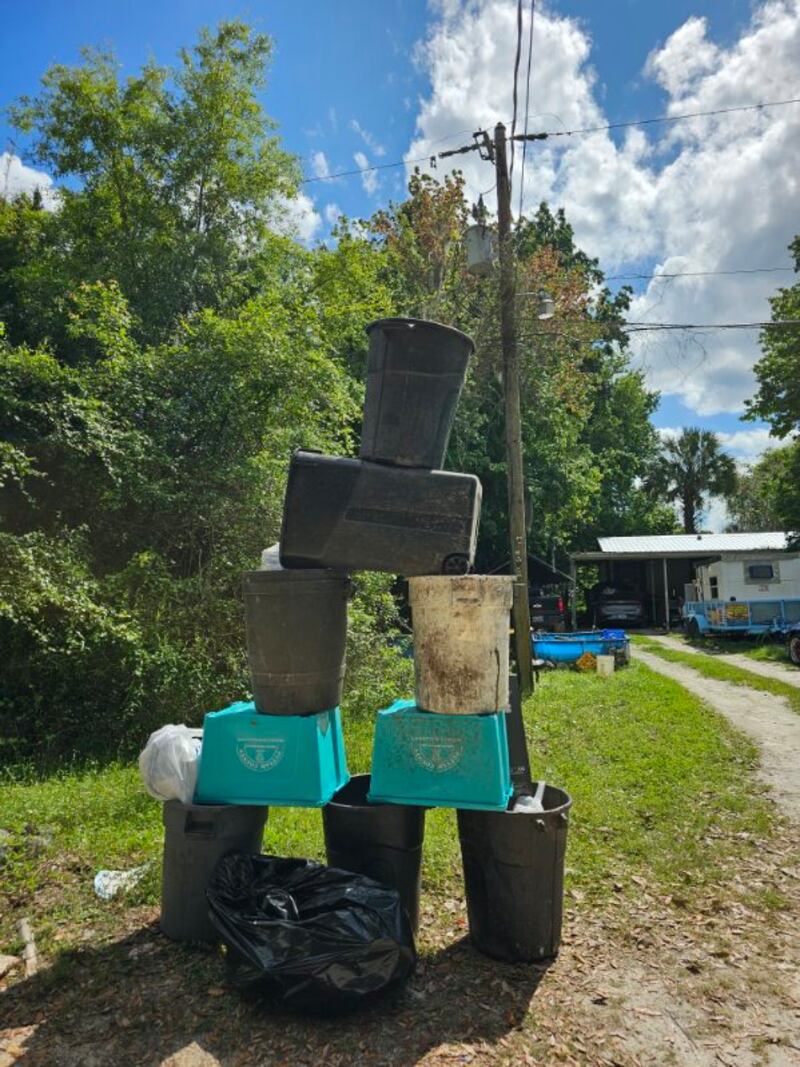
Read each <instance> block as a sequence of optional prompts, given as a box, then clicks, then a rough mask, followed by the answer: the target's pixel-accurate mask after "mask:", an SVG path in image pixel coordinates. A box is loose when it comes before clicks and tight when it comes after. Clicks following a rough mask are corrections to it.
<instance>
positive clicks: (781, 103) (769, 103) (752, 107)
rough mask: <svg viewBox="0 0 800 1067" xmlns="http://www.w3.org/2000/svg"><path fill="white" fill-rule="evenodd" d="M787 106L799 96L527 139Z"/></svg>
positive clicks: (569, 135)
mask: <svg viewBox="0 0 800 1067" xmlns="http://www.w3.org/2000/svg"><path fill="white" fill-rule="evenodd" d="M787 104H800V96H796V97H792V98H791V99H789V100H762V101H760V102H759V103H757V104H740V105H737V106H736V107H718V108H715V109H714V110H713V111H688V112H686V114H683V115H659V116H657V117H656V118H652V119H632V120H631V121H630V122H611V123H609V124H608V125H606V126H586V127H584V128H583V129H580V130H553V131H549V132H545V133H539V134H536V133H535V134H529V135H528V137H529V139H535V140H545V139H549V138H551V137H572V136H575V135H577V134H582V133H601V132H602V131H603V130H623V129H626V128H627V127H629V126H650V125H652V124H653V123H656V122H683V121H684V120H685V119H702V118H709V117H711V116H712V115H731V114H733V113H734V112H735V111H760V110H761V109H762V108H765V107H784V106H786V105H787Z"/></svg>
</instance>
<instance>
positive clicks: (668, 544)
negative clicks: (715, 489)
mask: <svg viewBox="0 0 800 1067" xmlns="http://www.w3.org/2000/svg"><path fill="white" fill-rule="evenodd" d="M597 544H598V546H599V550H598V551H596V552H573V553H571V554H570V558H569V559H570V576H571V578H572V580H573V583H574V584H575V585H577V582H578V574H579V571H580V568H581V567H587V566H595V567H597V568H598V572H599V580H600V581H607V582H624V583H625V584H627V585H630V586H633V587H634V588H635V589H638V590H639V591H640V592H641V593H642V594H643V595H644V597H645V603H646V605H647V608H648V612H649V616H650V624H651V625H653V626H663V627H664V628H665V629H666V630H669V628H670V615H672V617H673V619H674V618H675V617H676V615H677V614H678V607H679V604H680V603H682V602H683V600H684V599H686V598H687V596H686V595H687V589H686V586H687V585H691V583H692V581H693V580H694V576H695V567H696V565H697V563H699V562H708V561H713V560H716V559H721V558H722V557H723V556H725V555H727V554H728V553H739V552H755V553H758V552H765V551H766V552H770V551H784V550H785V549H786V535H785V534H784V533H782V532H772V533H730V534H711V533H699V534H660V535H645V536H641V537H599V538H598V539H597ZM689 599H692V597H691V596H689ZM576 616H577V608H576V602H575V599H574V598H573V600H572V625H573V627H576V626H577V618H576Z"/></svg>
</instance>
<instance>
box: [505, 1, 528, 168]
mask: <svg viewBox="0 0 800 1067" xmlns="http://www.w3.org/2000/svg"><path fill="white" fill-rule="evenodd" d="M521 53H522V0H517V52H516V56H515V57H514V91H513V93H512V101H513V110H514V113H513V115H512V117H511V166H510V167H509V169H508V182H509V186H510V185H511V179H512V178H513V177H514V134H515V133H516V131H517V75H518V74H519V59H520V55H521ZM527 110H528V109H527V107H526V108H525V111H526V112H527ZM526 118H527V115H526Z"/></svg>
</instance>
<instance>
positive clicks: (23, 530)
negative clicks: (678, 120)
mask: <svg viewBox="0 0 800 1067" xmlns="http://www.w3.org/2000/svg"><path fill="white" fill-rule="evenodd" d="M270 54H271V42H270V40H269V39H268V38H267V37H264V36H262V35H259V34H256V33H254V31H253V30H251V29H250V28H249V27H248V26H247V25H245V24H244V23H240V22H226V23H222V24H221V25H220V26H219V27H218V28H217V29H216V30H215V31H213V32H212V31H204V32H203V33H202V34H201V35H200V38H199V40H198V42H197V43H196V45H195V46H194V47H193V48H192V49H187V50H184V51H183V52H182V53H181V54H180V56H179V60H178V63H177V64H176V65H175V66H174V67H173V68H162V67H159V66H157V65H156V64H154V63H150V64H147V65H146V66H145V67H144V68H143V69H142V70H141V71H140V72H139V73H138V74H135V75H133V76H131V77H129V78H127V79H124V80H123V79H121V77H120V74H119V70H118V68H117V66H116V63H115V61H114V58H113V56H112V55H111V54H109V53H106V52H99V51H95V50H87V51H86V52H85V53H84V54H83V57H82V62H81V63H80V64H79V65H77V66H73V67H67V66H60V65H59V66H55V67H52V68H51V69H50V70H49V71H47V72H46V74H45V75H44V78H43V81H42V90H41V92H40V93H39V94H38V95H35V96H33V97H31V98H30V99H23V100H21V101H19V102H18V103H17V104H16V105H15V106H14V108H13V109H12V114H13V117H14V120H15V121H16V122H17V123H18V125H20V126H21V127H22V128H24V129H26V130H28V131H29V132H30V133H31V134H32V137H33V144H34V150H35V156H34V158H35V160H36V161H37V162H38V163H39V164H40V165H41V166H43V167H46V168H47V169H48V170H49V171H50V172H51V173H52V174H53V175H54V176H55V177H56V178H57V179H58V180H59V182H60V184H59V186H58V190H57V195H56V199H55V203H54V204H53V205H51V204H50V203H49V202H48V204H47V205H46V204H45V203H43V201H42V198H41V197H38V198H37V197H26V196H20V197H18V198H16V199H15V200H13V201H3V200H0V647H2V648H3V650H4V657H3V665H2V668H0V670H2V685H0V691H1V692H2V696H0V716H2V719H3V722H2V734H3V736H4V737H6V738H9V739H10V741H9V742H8V743H9V745H10V746H12V747H13V749H14V751H15V752H16V751H18V752H21V753H24V754H31V753H37V754H38V753H41V752H42V751H45V752H47V751H51V752H53V753H58V752H64V751H70V752H73V751H86V750H94V751H100V750H104V751H109V750H116V749H119V750H121V751H122V750H124V751H130V750H131V749H135V748H136V747H137V746H139V745H140V744H141V742H142V741H143V739H144V738H145V737H146V734H147V731H148V730H149V729H150V728H152V727H154V726H156V725H159V724H160V723H161V722H163V721H164V719H165V718H170V719H173V720H177V721H180V720H185V721H199V719H200V718H201V717H202V714H203V713H204V712H205V711H206V710H209V709H211V708H214V707H220V706H222V705H223V704H224V703H225V702H228V701H230V700H232V699H236V698H239V697H244V696H246V695H247V690H248V680H247V671H246V669H245V655H244V639H243V629H242V612H241V601H240V594H239V583H240V577H241V573H242V571H244V570H247V569H250V568H252V567H254V566H255V565H257V561H258V557H259V554H260V551H261V549H262V548H263V547H265V546H266V545H268V544H270V543H272V542H274V541H275V540H277V537H278V534H279V529H280V513H281V507H282V499H283V492H284V485H285V477H286V470H287V465H288V460H289V456H290V454H291V451H292V449H294V448H296V447H299V446H303V447H307V448H308V447H311V448H319V449H322V450H326V451H329V452H335V453H339V454H345V455H346V454H353V453H354V452H355V451H356V449H357V444H358V434H359V429H360V408H361V401H362V399H363V388H364V387H363V382H364V374H365V356H366V351H367V340H366V334H365V326H366V325H367V324H368V323H369V322H370V321H372V320H373V319H375V318H379V317H383V316H386V315H396V314H408V315H416V316H422V317H429V318H434V319H438V320H440V321H442V322H446V323H450V324H452V325H455V326H458V327H460V328H462V329H464V330H465V331H466V332H468V333H469V334H471V335H472V336H473V337H474V338H475V341H476V345H477V350H476V356H475V358H474V360H473V362H472V366H471V369H470V372H469V375H468V380H467V383H466V387H465V390H464V394H463V398H462V402H461V404H460V407H459V410H458V414H457V419H456V425H455V428H454V432H453V434H452V438H451V444H450V449H449V455H448V460H447V465H448V466H449V467H451V468H452V469H456V470H463V471H469V472H472V473H475V474H477V475H478V476H479V477H480V478H481V481H482V483H483V487H484V506H483V514H482V522H481V534H480V546H479V555H478V566H479V568H481V569H485V570H491V569H495V568H501V567H502V566H503V565H504V564H505V563H506V562H507V559H508V547H507V544H508V537H507V524H506V477H505V446H504V433H503V404H502V382H501V380H500V374H501V360H500V342H499V336H500V325H499V307H498V298H497V284H496V278H495V277H492V276H490V277H487V278H475V277H473V276H472V275H471V274H470V273H469V272H468V270H467V265H466V260H465V253H464V250H463V247H462V242H461V235H462V233H463V230H464V227H465V224H466V222H467V219H468V215H469V210H468V209H469V204H468V203H467V201H466V199H465V193H464V182H463V179H462V177H461V175H460V174H458V173H454V174H452V175H447V176H445V177H443V178H442V180H440V181H436V180H434V179H433V178H430V177H426V176H422V175H420V174H413V175H412V176H411V178H410V181H409V187H408V195H407V197H406V198H404V199H403V200H402V201H400V202H398V203H393V204H390V205H389V206H388V207H387V208H386V209H384V210H381V211H378V212H376V213H375V215H373V217H372V218H369V219H364V220H347V219H342V220H341V222H340V224H339V225H338V227H337V229H336V231H335V234H334V240H333V241H331V242H330V243H329V244H328V245H320V246H318V247H316V248H313V249H310V248H307V247H304V246H302V245H301V244H299V243H298V242H296V241H294V240H293V239H291V237H289V236H286V234H285V232H283V231H284V229H285V227H284V226H283V221H284V220H283V218H282V215H284V214H286V213H287V211H288V208H287V205H289V204H290V202H291V198H292V197H293V196H294V195H295V193H296V189H297V180H298V176H299V173H298V168H297V164H296V161H295V160H293V159H292V158H291V157H290V156H289V155H288V154H287V153H286V152H285V151H284V150H283V148H282V147H281V145H280V141H279V138H278V136H277V132H276V130H275V127H274V123H272V121H271V120H270V119H269V118H268V116H267V115H266V114H265V112H264V111H263V108H262V106H261V104H260V102H259V95H258V94H259V93H260V91H261V89H262V87H263V85H264V71H265V67H266V64H267V63H268V60H269V57H270ZM514 248H515V256H516V271H517V281H518V286H517V287H518V305H517V317H518V322H519V334H520V357H521V364H522V366H521V372H522V373H521V377H522V383H521V385H522V403H523V429H524V449H525V471H526V493H527V498H528V503H529V513H530V549H531V551H532V552H533V553H534V554H539V555H545V554H546V555H547V556H548V557H549V556H550V553H551V551H555V552H556V553H557V554H558V553H562V554H563V553H564V551H565V550H566V549H567V548H568V547H571V546H573V545H579V546H580V545H588V544H591V542H592V540H593V538H594V537H595V536H597V535H598V534H604V533H624V532H629V531H631V532H632V531H633V530H634V529H635V530H637V531H638V532H642V531H650V532H659V531H662V530H669V529H672V526H673V525H674V514H673V512H672V509H670V508H669V507H668V506H667V505H665V504H662V505H660V506H659V505H653V503H652V502H651V501H650V500H649V499H648V497H647V495H646V492H645V489H644V488H643V485H642V479H643V477H644V474H645V473H646V470H647V469H648V464H649V462H650V461H651V460H652V458H653V457H654V456H655V454H656V452H657V447H658V440H657V437H656V434H655V431H654V430H653V428H652V425H651V423H650V416H651V414H652V413H653V411H654V410H655V407H656V404H657V400H658V398H657V395H656V394H655V393H653V392H651V391H649V390H648V389H647V388H646V385H645V382H644V379H643V377H642V375H641V373H639V372H638V371H635V370H634V369H632V368H631V366H630V364H629V361H628V357H627V354H626V335H625V333H624V331H623V329H622V326H623V323H624V316H625V313H626V311H627V308H628V304H629V299H630V292H629V291H628V290H626V289H622V290H620V291H619V292H618V293H616V294H612V293H611V292H610V291H609V290H608V289H607V288H606V287H605V286H604V285H603V276H602V273H601V271H600V270H599V267H598V264H597V262H596V261H595V260H593V259H591V258H590V257H588V256H587V255H586V254H585V253H584V252H583V251H582V250H581V249H580V248H578V247H577V245H576V243H575V239H574V234H573V232H572V229H571V227H570V225H569V222H568V220H567V219H566V217H565V215H564V213H563V211H555V212H554V211H552V210H551V209H550V208H549V207H548V206H547V205H546V204H542V205H541V206H540V207H539V209H538V210H537V211H536V213H535V214H534V215H533V216H532V217H531V218H525V219H523V220H520V223H519V226H518V227H517V229H516V232H515V237H514ZM542 287H544V288H546V289H548V291H549V292H550V293H551V294H552V295H553V297H554V300H555V305H556V314H555V316H554V318H553V319H551V320H549V321H547V322H541V321H540V320H539V318H538V316H537V310H536V301H535V299H533V298H532V297H531V295H530V294H531V293H534V292H537V291H538V290H539V289H540V288H542ZM562 561H563V557H562ZM391 584H392V576H385V575H365V576H361V577H360V578H359V580H358V593H357V596H356V599H355V601H354V603H353V605H352V610H351V612H350V619H351V626H350V635H349V642H350V644H349V650H348V674H347V689H346V695H345V702H346V707H347V709H348V710H349V711H350V712H351V713H358V711H359V709H361V708H364V709H367V708H369V709H370V710H372V711H374V709H375V707H379V706H381V703H386V702H390V701H391V699H394V698H395V697H396V696H397V694H398V693H399V692H402V691H404V687H405V686H406V684H407V681H408V677H409V673H408V672H409V664H408V661H406V660H403V659H402V658H401V657H399V656H398V655H396V654H395V653H394V652H393V650H392V640H391V638H392V637H393V636H394V635H396V626H397V622H398V620H397V608H396V604H395V602H394V600H393V599H392V596H391V595H390V588H391Z"/></svg>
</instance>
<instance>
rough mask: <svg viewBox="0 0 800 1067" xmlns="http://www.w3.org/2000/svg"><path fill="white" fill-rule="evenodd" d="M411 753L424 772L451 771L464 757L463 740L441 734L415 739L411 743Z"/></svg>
mask: <svg viewBox="0 0 800 1067" xmlns="http://www.w3.org/2000/svg"><path fill="white" fill-rule="evenodd" d="M411 753H412V755H413V757H414V759H415V761H416V762H417V763H418V764H419V765H420V766H421V767H424V768H425V770H426V771H436V772H444V771H451V770H452V769H453V768H454V767H457V766H458V764H459V763H460V762H461V757H462V756H463V755H464V739H463V738H461V737H455V736H453V737H447V736H446V735H445V736H442V735H441V734H439V735H433V736H427V737H425V736H423V737H415V738H413V739H412V742H411Z"/></svg>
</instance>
